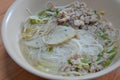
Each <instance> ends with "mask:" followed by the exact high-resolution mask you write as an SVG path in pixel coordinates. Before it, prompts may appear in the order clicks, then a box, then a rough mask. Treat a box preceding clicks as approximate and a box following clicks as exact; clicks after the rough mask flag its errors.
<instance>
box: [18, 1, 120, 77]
mask: <svg viewBox="0 0 120 80" xmlns="http://www.w3.org/2000/svg"><path fill="white" fill-rule="evenodd" d="M47 7H48V8H47V9H45V10H43V11H41V12H39V13H37V14H35V15H31V16H29V17H28V18H27V20H26V21H25V22H24V25H23V27H22V31H21V34H20V35H21V38H20V41H19V42H20V48H21V51H22V53H23V55H24V57H25V58H26V60H27V61H28V63H30V65H32V66H33V67H34V68H36V69H37V70H40V71H43V72H46V73H49V74H54V75H62V76H82V75H87V74H90V73H95V72H98V71H101V70H103V69H104V68H106V67H108V66H109V65H110V64H111V62H112V59H113V58H114V57H115V55H116V54H117V46H118V45H117V43H118V39H117V30H115V29H114V27H113V26H112V24H111V22H109V21H108V20H106V19H105V18H104V14H105V13H104V11H97V10H93V9H90V8H88V7H87V5H86V4H85V3H84V2H78V1H75V2H73V3H70V4H68V5H66V6H54V5H53V4H52V3H48V5H47Z"/></svg>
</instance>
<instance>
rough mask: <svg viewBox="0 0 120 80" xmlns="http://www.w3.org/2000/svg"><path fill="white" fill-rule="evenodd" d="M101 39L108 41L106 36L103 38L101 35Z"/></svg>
mask: <svg viewBox="0 0 120 80" xmlns="http://www.w3.org/2000/svg"><path fill="white" fill-rule="evenodd" d="M101 38H102V39H103V40H109V38H108V37H107V36H105V35H102V36H101Z"/></svg>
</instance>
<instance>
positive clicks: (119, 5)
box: [2, 0, 120, 80]
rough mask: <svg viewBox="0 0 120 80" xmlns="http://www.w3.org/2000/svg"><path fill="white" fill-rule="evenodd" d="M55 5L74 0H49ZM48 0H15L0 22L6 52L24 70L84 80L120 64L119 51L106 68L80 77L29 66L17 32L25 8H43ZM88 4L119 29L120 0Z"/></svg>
mask: <svg viewBox="0 0 120 80" xmlns="http://www.w3.org/2000/svg"><path fill="white" fill-rule="evenodd" d="M51 1H53V3H54V4H56V5H65V4H68V3H70V2H72V1H75V0H51ZM47 2H48V0H17V1H15V3H14V4H13V5H12V6H11V7H10V8H9V10H8V11H7V13H6V15H5V17H4V20H3V24H2V38H3V42H4V45H5V48H6V50H7V51H8V54H9V55H10V56H11V58H12V59H13V60H14V61H15V62H16V63H18V64H19V65H20V66H21V67H22V68H24V69H25V70H27V71H29V72H31V73H33V74H35V75H38V76H41V77H44V78H47V79H57V80H58V79H59V80H76V79H79V80H84V79H93V78H96V77H99V76H102V75H105V74H106V73H108V72H111V71H113V70H115V69H116V68H118V67H119V66H120V53H118V54H117V56H116V58H115V59H114V60H113V64H112V65H111V66H109V67H108V68H106V69H104V70H102V71H100V72H97V73H93V74H89V75H85V76H80V77H62V76H56V75H51V74H47V73H43V72H40V71H38V70H36V69H34V68H33V67H31V66H30V65H29V64H28V63H27V62H26V60H25V59H24V57H23V56H22V54H21V51H20V49H19V44H18V40H19V33H20V29H21V27H22V26H21V24H22V22H23V21H24V20H25V19H26V18H27V17H28V16H29V14H28V13H27V12H26V8H29V9H30V10H31V12H32V14H35V13H36V12H38V11H40V10H42V9H44V8H45V5H46V3H47ZM85 2H86V3H87V4H88V6H90V7H92V8H93V9H98V10H104V11H105V12H106V15H105V16H106V17H107V18H108V19H109V20H110V21H111V22H112V23H113V25H114V26H116V28H118V29H120V0H85Z"/></svg>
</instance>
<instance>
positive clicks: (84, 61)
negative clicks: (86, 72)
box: [81, 58, 89, 63]
mask: <svg viewBox="0 0 120 80" xmlns="http://www.w3.org/2000/svg"><path fill="white" fill-rule="evenodd" d="M81 62H82V63H88V62H89V61H88V60H87V59H85V58H83V59H81Z"/></svg>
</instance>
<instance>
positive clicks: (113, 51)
mask: <svg viewBox="0 0 120 80" xmlns="http://www.w3.org/2000/svg"><path fill="white" fill-rule="evenodd" d="M116 52H117V50H116V48H113V49H112V50H110V51H109V52H108V53H109V54H111V53H116Z"/></svg>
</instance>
